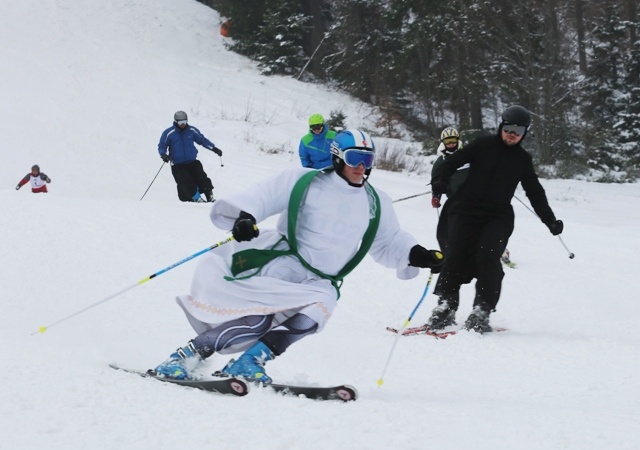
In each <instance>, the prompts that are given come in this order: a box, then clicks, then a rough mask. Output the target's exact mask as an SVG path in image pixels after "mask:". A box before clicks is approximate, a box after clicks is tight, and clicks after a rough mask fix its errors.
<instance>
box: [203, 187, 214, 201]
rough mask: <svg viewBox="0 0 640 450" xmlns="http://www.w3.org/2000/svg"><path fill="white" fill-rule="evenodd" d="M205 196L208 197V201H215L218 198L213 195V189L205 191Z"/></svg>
mask: <svg viewBox="0 0 640 450" xmlns="http://www.w3.org/2000/svg"><path fill="white" fill-rule="evenodd" d="M204 196H205V197H206V198H207V203H213V202H215V201H216V199H215V198H214V196H213V191H211V190H209V191H204Z"/></svg>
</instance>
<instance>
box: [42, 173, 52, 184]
mask: <svg viewBox="0 0 640 450" xmlns="http://www.w3.org/2000/svg"><path fill="white" fill-rule="evenodd" d="M40 179H41V180H42V181H45V182H47V183H51V178H49V177H48V176H47V175H46V174H44V173H41V174H40Z"/></svg>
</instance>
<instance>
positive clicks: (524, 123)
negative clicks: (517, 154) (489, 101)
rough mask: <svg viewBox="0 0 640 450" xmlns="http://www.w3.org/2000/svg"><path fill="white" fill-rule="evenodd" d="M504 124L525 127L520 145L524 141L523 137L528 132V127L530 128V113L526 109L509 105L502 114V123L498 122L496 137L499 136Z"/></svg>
mask: <svg viewBox="0 0 640 450" xmlns="http://www.w3.org/2000/svg"><path fill="white" fill-rule="evenodd" d="M505 124H511V125H520V126H521V127H525V130H524V134H523V135H522V139H520V143H522V141H524V137H525V136H526V135H527V133H528V132H529V127H530V126H531V113H530V112H529V110H528V109H527V108H525V107H523V106H520V105H511V106H509V107H508V108H507V109H505V110H504V112H503V113H502V121H501V122H500V126H499V127H498V136H500V135H501V133H502V126H503V125H505Z"/></svg>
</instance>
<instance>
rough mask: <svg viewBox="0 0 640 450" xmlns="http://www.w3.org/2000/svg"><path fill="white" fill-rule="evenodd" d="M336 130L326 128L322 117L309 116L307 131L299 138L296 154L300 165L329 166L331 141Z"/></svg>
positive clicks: (317, 115)
mask: <svg viewBox="0 0 640 450" xmlns="http://www.w3.org/2000/svg"><path fill="white" fill-rule="evenodd" d="M335 137H336V132H335V131H333V130H329V129H327V125H326V124H325V122H324V117H322V116H321V115H320V114H312V115H311V116H310V117H309V133H307V134H305V135H304V136H303V137H302V139H301V140H300V147H299V148H298V154H299V155H300V162H301V163H302V167H311V168H313V169H324V168H325V167H330V166H331V142H333V139H334V138H335Z"/></svg>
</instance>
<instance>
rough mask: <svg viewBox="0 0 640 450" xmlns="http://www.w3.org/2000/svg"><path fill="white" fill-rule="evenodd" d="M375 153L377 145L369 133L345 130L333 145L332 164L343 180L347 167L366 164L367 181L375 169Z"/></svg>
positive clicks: (335, 139)
mask: <svg viewBox="0 0 640 450" xmlns="http://www.w3.org/2000/svg"><path fill="white" fill-rule="evenodd" d="M349 150H353V151H349ZM375 151H376V148H375V144H374V143H373V139H371V136H369V134H368V133H366V132H364V131H361V130H355V129H353V130H344V131H341V132H340V133H338V134H337V135H336V137H335V138H334V139H333V142H332V143H331V155H332V156H331V162H332V163H333V167H334V168H335V170H336V172H337V173H338V174H339V175H340V176H341V177H343V178H344V176H343V174H342V171H343V170H344V166H345V165H348V166H351V167H356V166H358V165H359V164H364V167H365V169H366V170H365V181H366V180H367V179H368V178H369V174H370V173H371V169H372V168H373V161H374V159H375ZM347 182H348V181H347ZM349 184H351V183H349Z"/></svg>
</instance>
